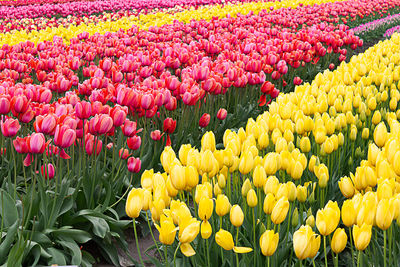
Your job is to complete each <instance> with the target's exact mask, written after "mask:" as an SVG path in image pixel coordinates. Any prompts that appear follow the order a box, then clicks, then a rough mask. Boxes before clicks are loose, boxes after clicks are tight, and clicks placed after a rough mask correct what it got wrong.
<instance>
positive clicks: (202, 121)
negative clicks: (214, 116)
mask: <svg viewBox="0 0 400 267" xmlns="http://www.w3.org/2000/svg"><path fill="white" fill-rule="evenodd" d="M210 118H211V116H210V114H208V113H204V114H203V115H202V116H201V117H200V120H199V125H200V127H202V128H205V127H207V126H208V124H209V123H210Z"/></svg>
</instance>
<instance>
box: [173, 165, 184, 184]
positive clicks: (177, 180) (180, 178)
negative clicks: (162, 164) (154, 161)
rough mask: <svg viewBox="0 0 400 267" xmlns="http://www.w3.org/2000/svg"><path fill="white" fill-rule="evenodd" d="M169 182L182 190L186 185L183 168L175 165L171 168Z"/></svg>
mask: <svg viewBox="0 0 400 267" xmlns="http://www.w3.org/2000/svg"><path fill="white" fill-rule="evenodd" d="M170 177H171V182H172V185H173V186H174V187H175V188H176V189H177V190H184V189H185V187H186V179H185V168H184V167H182V166H179V165H175V166H174V167H172V169H171V174H170Z"/></svg>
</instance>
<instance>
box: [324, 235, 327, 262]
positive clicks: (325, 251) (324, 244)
mask: <svg viewBox="0 0 400 267" xmlns="http://www.w3.org/2000/svg"><path fill="white" fill-rule="evenodd" d="M324 254H325V267H328V257H327V256H326V235H324Z"/></svg>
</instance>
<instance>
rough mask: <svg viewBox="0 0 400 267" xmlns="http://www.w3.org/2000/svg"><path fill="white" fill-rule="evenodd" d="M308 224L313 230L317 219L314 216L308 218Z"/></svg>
mask: <svg viewBox="0 0 400 267" xmlns="http://www.w3.org/2000/svg"><path fill="white" fill-rule="evenodd" d="M306 224H307V225H309V226H310V227H311V228H314V227H315V218H314V215H310V216H308V218H307V220H306Z"/></svg>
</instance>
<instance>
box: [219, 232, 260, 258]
mask: <svg viewBox="0 0 400 267" xmlns="http://www.w3.org/2000/svg"><path fill="white" fill-rule="evenodd" d="M215 242H217V244H218V245H219V246H220V247H222V248H223V249H225V250H232V249H233V251H234V252H236V253H248V252H251V251H253V249H252V248H248V247H235V243H233V237H232V234H231V233H230V232H228V231H226V230H224V229H220V230H219V231H218V232H217V233H216V234H215Z"/></svg>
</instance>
